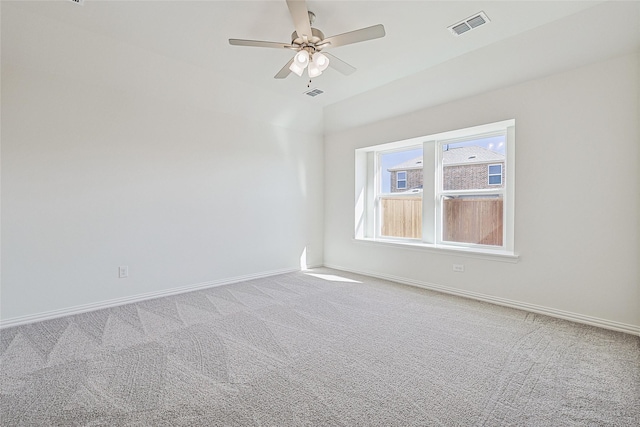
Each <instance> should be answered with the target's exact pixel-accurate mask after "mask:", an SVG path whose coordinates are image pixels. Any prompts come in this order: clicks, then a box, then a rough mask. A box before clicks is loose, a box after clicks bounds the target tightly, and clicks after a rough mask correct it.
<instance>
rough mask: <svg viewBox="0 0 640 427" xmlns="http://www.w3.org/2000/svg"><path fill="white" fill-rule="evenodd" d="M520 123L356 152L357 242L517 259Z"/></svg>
mask: <svg viewBox="0 0 640 427" xmlns="http://www.w3.org/2000/svg"><path fill="white" fill-rule="evenodd" d="M514 145H515V121H514V120H507V121H504V122H499V123H493V124H489V125H484V126H477V127H474V128H468V129H462V130H456V131H451V132H444V133H441V134H437V135H429V136H425V137H419V138H413V139H411V140H406V141H398V142H393V143H388V144H381V145H376V146H371V147H366V148H361V149H357V150H356V206H355V213H356V217H355V220H356V225H355V238H356V239H363V240H371V241H380V242H385V243H399V244H411V245H420V246H425V247H432V248H438V247H442V248H446V249H455V248H461V249H464V250H467V251H468V250H477V251H481V252H483V253H484V252H486V251H498V252H500V253H501V254H504V253H506V254H507V255H508V254H513V229H514V227H513V219H514V212H513V206H514V188H513V178H514V164H513V161H514V158H515V156H514Z"/></svg>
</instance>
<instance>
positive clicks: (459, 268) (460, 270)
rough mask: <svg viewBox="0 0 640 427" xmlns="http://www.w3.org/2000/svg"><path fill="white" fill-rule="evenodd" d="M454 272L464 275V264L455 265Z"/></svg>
mask: <svg viewBox="0 0 640 427" xmlns="http://www.w3.org/2000/svg"><path fill="white" fill-rule="evenodd" d="M453 271H455V272H457V273H463V272H464V264H453Z"/></svg>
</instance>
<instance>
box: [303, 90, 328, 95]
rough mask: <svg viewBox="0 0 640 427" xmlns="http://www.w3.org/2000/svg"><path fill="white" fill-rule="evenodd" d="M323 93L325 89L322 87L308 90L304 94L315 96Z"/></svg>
mask: <svg viewBox="0 0 640 427" xmlns="http://www.w3.org/2000/svg"><path fill="white" fill-rule="evenodd" d="M321 93H324V91H323V90H320V89H311V90H308V91H306V92H305V93H304V94H305V95H309V96H311V97H314V96H318V95H320V94H321Z"/></svg>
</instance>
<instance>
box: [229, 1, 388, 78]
mask: <svg viewBox="0 0 640 427" xmlns="http://www.w3.org/2000/svg"><path fill="white" fill-rule="evenodd" d="M287 6H288V8H289V13H290V14H291V18H292V19H293V24H294V26H295V29H296V30H295V31H294V32H293V34H291V43H276V42H267V41H257V40H242V39H229V44H231V45H234V46H252V47H268V48H277V49H282V48H285V49H293V50H295V51H296V52H297V53H296V54H295V56H294V57H293V58H292V59H291V60H290V61H289V62H287V64H286V65H285V66H284V67H282V69H281V70H280V71H279V72H278V73H277V74H276V75H275V76H274V78H276V79H284V78H286V77H287V76H288V75H289V74H291V73H294V74H296V75H298V76H302V74H303V73H304V70H305V68H306V69H307V73H308V74H309V78H314V77H318V76H319V75H321V74H322V72H323V71H324V70H326V69H327V68H328V67H330V66H331V67H332V68H333V69H335V70H336V71H338V72H340V73H342V74H344V75H349V74H352V73H353V72H354V71H355V70H356V69H355V67H353V66H352V65H349V64H347V63H346V62H344V61H342V60H341V59H338V58H336V57H335V56H333V55H329V54H326V55H325V54H322V53H320V51H321V50H322V49H326V48H328V47H338V46H344V45H348V44H353V43H359V42H363V41H367V40H372V39H377V38H380V37H384V36H385V30H384V26H383V25H382V24H378V25H373V26H371V27H367V28H361V29H359V30H355V31H350V32H348V33H343V34H339V35H336V36H331V37H326V38H325V36H324V34H323V33H322V31H320V30H318V29H317V28H312V27H311V25H312V24H313V22H314V20H315V17H316V16H315V14H314V13H313V12H310V11H309V10H308V9H307V4H306V2H305V1H304V0H287ZM329 57H331V60H329Z"/></svg>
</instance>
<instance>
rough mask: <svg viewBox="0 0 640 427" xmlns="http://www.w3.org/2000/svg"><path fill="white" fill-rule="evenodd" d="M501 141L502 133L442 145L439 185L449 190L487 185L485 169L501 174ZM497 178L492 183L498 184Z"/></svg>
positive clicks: (503, 145) (487, 173) (486, 186)
mask: <svg viewBox="0 0 640 427" xmlns="http://www.w3.org/2000/svg"><path fill="white" fill-rule="evenodd" d="M505 142H506V140H505V136H504V135H499V136H492V137H488V138H481V139H476V140H472V141H465V142H459V143H455V144H445V145H443V146H442V189H443V190H444V191H451V190H481V189H485V188H489V185H490V184H489V182H490V181H489V170H491V173H492V174H493V173H494V172H493V171H494V170H496V172H495V173H496V174H500V175H502V168H503V165H504V162H505V151H504V149H505ZM489 165H491V166H489ZM487 166H489V167H487ZM501 181H502V180H500V182H496V183H494V184H500V185H502V182H501Z"/></svg>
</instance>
